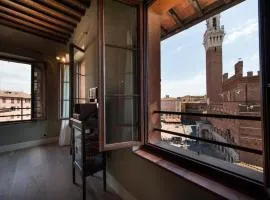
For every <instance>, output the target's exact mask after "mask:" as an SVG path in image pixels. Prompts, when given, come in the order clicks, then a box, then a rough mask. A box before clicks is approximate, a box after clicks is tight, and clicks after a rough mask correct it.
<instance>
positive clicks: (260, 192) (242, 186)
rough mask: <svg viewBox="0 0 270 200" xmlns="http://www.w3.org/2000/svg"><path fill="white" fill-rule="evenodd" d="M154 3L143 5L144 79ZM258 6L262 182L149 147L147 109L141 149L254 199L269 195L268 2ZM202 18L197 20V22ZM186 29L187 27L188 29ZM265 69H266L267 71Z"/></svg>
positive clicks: (269, 14)
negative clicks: (149, 9)
mask: <svg viewBox="0 0 270 200" xmlns="http://www.w3.org/2000/svg"><path fill="white" fill-rule="evenodd" d="M154 2H155V0H148V1H146V2H145V4H144V12H143V13H144V24H143V26H144V41H145V42H144V48H145V49H146V50H145V55H144V56H145V58H146V59H145V60H144V62H145V63H144V65H145V68H146V69H145V74H144V77H147V76H148V74H147V70H148V69H147V66H148V65H151V63H149V57H148V56H149V53H148V50H147V49H148V46H149V43H148V37H147V34H148V31H149V30H148V19H147V18H148V16H147V13H148V8H149V7H150V6H151V5H152V4H153V3H154ZM258 4H259V8H258V9H259V38H260V39H259V40H260V41H259V43H260V47H259V52H260V71H261V80H260V84H261V90H262V94H261V106H262V107H263V108H264V109H262V111H261V120H262V124H263V130H262V132H263V159H264V172H263V177H264V182H263V183H262V182H256V181H252V180H250V179H247V178H245V177H242V176H240V175H239V174H236V173H233V172H231V171H226V170H224V169H221V168H218V167H216V166H213V165H211V164H209V163H205V162H201V161H199V160H196V159H193V158H190V157H187V156H185V155H182V154H178V153H175V152H172V151H170V150H167V149H164V148H161V147H158V146H156V145H153V144H150V143H149V142H148V138H149V137H148V136H149V134H150V133H149V129H148V127H147V126H149V120H153V119H151V118H150V117H149V116H151V111H154V110H151V108H150V109H149V110H148V108H145V109H144V112H145V113H144V115H145V119H146V120H145V121H146V122H147V123H146V124H147V125H146V127H145V144H144V145H143V146H142V148H143V149H145V150H146V151H148V152H150V153H152V154H155V155H158V156H161V157H163V158H165V159H167V160H169V161H170V162H172V163H175V164H177V165H179V166H181V167H184V168H186V169H188V170H190V171H194V172H195V173H198V174H200V175H202V176H204V177H206V178H209V179H211V180H214V181H217V182H220V183H222V184H224V185H226V186H228V187H230V188H232V189H234V190H238V191H240V192H242V193H245V194H247V195H249V196H251V197H254V198H256V199H268V198H269V195H270V148H269V147H270V123H269V121H270V105H269V99H270V75H269V74H270V67H269V66H270V38H269V35H270V12H269V10H270V2H269V1H267V0H258ZM202 20H203V19H201V20H199V21H197V23H199V22H200V21H202ZM188 27H189V26H188ZM267 68H268V69H267ZM144 86H145V88H147V87H148V83H146V82H145V83H144ZM144 95H145V98H146V99H147V100H146V102H148V91H147V89H146V91H145V93H144Z"/></svg>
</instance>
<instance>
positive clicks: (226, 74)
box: [223, 73, 229, 81]
mask: <svg viewBox="0 0 270 200" xmlns="http://www.w3.org/2000/svg"><path fill="white" fill-rule="evenodd" d="M228 77H229V74H228V73H225V74H223V81H226V80H227V79H228Z"/></svg>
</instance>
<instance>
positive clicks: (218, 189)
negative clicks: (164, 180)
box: [134, 147, 252, 200]
mask: <svg viewBox="0 0 270 200" xmlns="http://www.w3.org/2000/svg"><path fill="white" fill-rule="evenodd" d="M134 153H135V154H136V155H137V156H139V157H141V158H144V159H146V160H148V161H150V162H152V163H153V164H155V165H157V166H159V167H161V168H163V169H165V170H167V171H169V172H171V173H173V174H175V175H177V176H178V177H181V178H183V179H185V180H187V181H189V182H191V183H193V184H196V185H198V186H200V187H202V188H203V189H205V190H207V191H209V192H212V193H214V194H215V195H217V196H219V197H221V198H225V199H233V200H239V199H252V198H251V197H249V196H247V195H244V194H243V193H240V192H238V191H236V190H234V189H232V188H229V187H227V186H225V185H223V184H221V183H219V182H217V181H214V180H211V179H209V178H206V177H204V176H201V175H200V174H198V173H194V172H192V171H190V170H187V169H186V168H183V167H181V166H179V165H177V164H175V163H172V162H170V161H168V160H167V159H164V158H163V157H161V156H159V155H157V154H154V153H152V152H150V151H149V150H146V149H144V148H143V147H142V148H140V149H138V150H136V151H134Z"/></svg>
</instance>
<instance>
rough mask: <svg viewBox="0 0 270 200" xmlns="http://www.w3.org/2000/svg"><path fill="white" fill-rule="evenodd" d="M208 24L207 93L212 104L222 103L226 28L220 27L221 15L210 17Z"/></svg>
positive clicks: (205, 36)
mask: <svg viewBox="0 0 270 200" xmlns="http://www.w3.org/2000/svg"><path fill="white" fill-rule="evenodd" d="M206 22H207V29H206V31H205V33H204V42H203V44H204V47H205V51H206V93H207V100H208V102H209V103H210V104H211V103H218V102H220V101H221V92H222V42H223V39H224V35H225V33H224V26H221V25H220V15H215V16H213V17H210V18H209V19H207V20H206Z"/></svg>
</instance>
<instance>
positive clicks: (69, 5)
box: [0, 0, 91, 44]
mask: <svg viewBox="0 0 270 200" xmlns="http://www.w3.org/2000/svg"><path fill="white" fill-rule="evenodd" d="M90 2H91V0H61V1H56V0H0V24H1V25H5V26H8V27H11V28H15V29H18V30H20V31H24V32H27V33H31V34H34V35H38V36H40V37H43V38H46V39H50V40H53V41H55V42H60V43H64V44H66V43H67V42H68V40H69V38H70V36H71V34H72V33H73V31H74V28H75V27H76V25H77V23H78V22H79V21H80V19H81V17H82V16H83V15H84V13H85V11H86V9H87V8H88V7H89V6H90Z"/></svg>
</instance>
